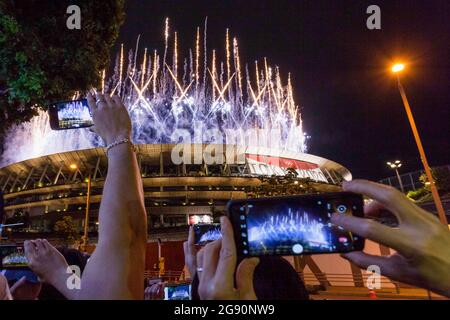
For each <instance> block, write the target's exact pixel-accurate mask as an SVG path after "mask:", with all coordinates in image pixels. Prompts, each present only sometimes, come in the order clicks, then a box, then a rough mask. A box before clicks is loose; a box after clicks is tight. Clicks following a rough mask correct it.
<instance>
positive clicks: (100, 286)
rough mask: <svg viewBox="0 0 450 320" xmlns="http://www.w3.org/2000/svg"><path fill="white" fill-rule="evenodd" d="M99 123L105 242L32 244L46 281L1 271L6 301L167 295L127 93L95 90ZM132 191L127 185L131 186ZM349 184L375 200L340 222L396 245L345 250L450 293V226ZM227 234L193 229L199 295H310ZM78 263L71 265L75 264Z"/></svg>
mask: <svg viewBox="0 0 450 320" xmlns="http://www.w3.org/2000/svg"><path fill="white" fill-rule="evenodd" d="M88 103H89V107H90V109H91V111H92V114H93V119H94V123H95V126H94V127H93V129H92V130H94V131H95V132H96V133H97V134H99V135H100V136H101V137H102V138H103V139H104V141H105V143H106V145H107V155H108V173H107V177H106V181H105V185H104V189H103V197H102V200H101V204H100V209H99V236H98V244H97V247H96V249H95V251H94V253H93V254H92V256H90V257H89V259H88V260H86V257H84V256H82V255H80V254H78V253H77V252H74V251H70V250H69V251H67V250H65V251H63V252H60V251H58V249H57V248H55V247H54V246H53V245H51V244H50V243H49V242H48V241H47V240H41V239H37V240H32V241H26V242H25V243H24V250H25V254H26V257H27V260H28V264H29V267H30V269H31V270H32V271H33V272H34V273H35V274H36V275H37V276H38V277H39V280H40V283H37V284H36V283H33V284H32V283H28V282H27V280H26V279H24V278H22V279H20V280H19V281H17V282H16V283H14V284H13V285H12V286H11V287H9V285H8V282H7V281H6V279H5V278H4V277H3V276H1V275H0V299H38V298H39V299H46V298H55V299H57V298H58V297H60V298H62V297H64V298H65V299H144V297H145V299H149V300H150V299H162V297H163V287H164V283H161V282H159V283H153V284H152V283H146V282H145V279H144V271H145V270H144V269H145V251H146V244H147V227H146V226H147V221H146V219H147V214H146V210H145V204H144V193H143V186H142V179H141V177H140V174H139V167H138V162H137V159H136V154H135V150H134V146H133V144H132V142H131V129H132V125H131V121H130V117H129V115H128V112H127V110H126V108H125V107H124V105H123V103H122V101H121V100H120V98H119V97H118V96H113V97H110V96H109V95H108V94H106V95H102V94H97V95H96V96H95V97H94V96H93V95H89V96H88ZM123 190H127V192H123ZM343 190H344V191H350V192H354V193H359V194H363V195H365V196H367V197H369V198H371V199H373V201H372V202H371V203H370V204H369V205H368V206H366V207H365V215H366V216H367V218H357V217H353V216H348V215H339V214H334V215H333V217H332V222H333V223H334V224H336V225H338V226H341V227H343V228H345V229H346V230H349V231H351V232H354V233H356V234H358V235H360V236H363V237H365V238H367V239H370V240H372V241H375V242H377V243H380V244H383V245H385V246H387V247H390V248H392V249H394V250H395V251H396V253H395V254H393V255H391V256H373V255H369V254H366V253H364V252H361V251H356V252H350V253H347V254H344V255H343V258H345V259H348V260H349V261H351V262H353V263H354V264H356V265H357V266H359V267H361V268H367V267H368V266H370V265H377V266H379V267H380V270H381V272H382V275H384V276H387V277H389V278H391V279H393V280H396V281H400V282H403V283H407V284H411V285H413V286H417V287H421V288H425V289H429V290H431V291H434V292H436V293H438V294H441V295H444V296H447V297H450V231H449V229H448V226H444V225H443V224H441V223H440V222H439V220H438V219H437V218H436V217H435V216H434V215H432V214H430V213H429V212H426V211H425V210H423V209H421V208H419V207H418V206H416V205H415V204H414V203H413V202H411V201H410V200H409V199H407V198H406V197H405V196H404V195H403V194H402V193H400V192H399V191H397V190H396V189H394V188H392V187H388V186H384V185H380V184H377V183H373V182H369V181H364V180H355V181H351V182H345V183H344V184H343ZM381 209H387V210H389V211H390V212H392V213H393V214H394V215H395V216H396V218H397V220H398V222H399V225H398V227H396V228H391V227H388V226H385V225H382V224H380V223H378V222H376V221H374V220H373V219H370V218H371V217H374V216H377V214H378V212H379V211H380V210H381ZM221 231H222V239H219V240H216V241H214V242H211V243H209V244H207V245H206V246H205V247H203V248H202V249H201V250H198V248H197V247H196V246H195V245H194V239H193V238H194V235H193V230H192V228H191V230H190V231H189V237H188V240H187V241H186V242H185V243H184V253H185V262H186V266H187V268H188V270H189V273H190V275H191V278H192V299H194V300H195V299H202V300H211V299H242V300H248V299H298V300H304V299H308V293H307V291H306V289H305V285H304V283H302V281H301V280H300V278H299V277H298V275H297V273H296V272H295V270H294V269H293V268H292V266H291V265H290V264H289V263H288V262H287V261H286V260H284V259H283V258H279V257H263V258H246V259H242V258H240V257H239V256H238V254H237V252H236V245H235V242H234V236H233V228H232V225H231V223H230V221H229V219H228V218H227V217H225V216H224V217H221ZM70 265H77V266H79V268H80V270H81V275H80V285H79V286H69V285H68V284H67V283H68V278H69V277H73V274H72V273H71V272H68V267H69V266H70ZM69 270H70V268H69Z"/></svg>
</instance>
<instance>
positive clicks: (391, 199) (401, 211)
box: [342, 180, 415, 223]
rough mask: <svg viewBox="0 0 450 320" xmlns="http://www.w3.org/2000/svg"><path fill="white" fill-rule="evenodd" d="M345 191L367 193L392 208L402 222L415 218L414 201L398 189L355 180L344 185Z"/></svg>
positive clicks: (389, 208)
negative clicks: (412, 208)
mask: <svg viewBox="0 0 450 320" xmlns="http://www.w3.org/2000/svg"><path fill="white" fill-rule="evenodd" d="M342 187H343V189H344V191H349V192H355V193H360V194H363V195H366V196H368V197H370V198H372V199H374V200H376V201H378V202H379V203H381V204H382V205H384V206H385V207H386V208H387V209H388V210H390V211H391V212H392V213H393V214H394V215H395V216H396V217H397V218H398V219H399V222H400V223H401V222H402V221H404V220H408V219H414V218H415V216H414V213H415V210H405V208H406V209H410V208H411V207H412V206H413V203H412V202H411V201H410V200H408V199H407V198H406V197H405V196H404V195H403V194H402V193H401V192H400V191H398V190H397V189H395V188H393V187H390V186H386V185H384V184H379V183H375V182H371V181H367V180H353V181H349V182H345V183H343V185H342Z"/></svg>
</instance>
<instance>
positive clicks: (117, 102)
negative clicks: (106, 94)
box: [112, 95, 123, 107]
mask: <svg viewBox="0 0 450 320" xmlns="http://www.w3.org/2000/svg"><path fill="white" fill-rule="evenodd" d="M112 100H113V101H114V103H115V105H116V107H120V106H123V103H122V100H121V99H120V97H119V96H116V95H114V96H113V97H112Z"/></svg>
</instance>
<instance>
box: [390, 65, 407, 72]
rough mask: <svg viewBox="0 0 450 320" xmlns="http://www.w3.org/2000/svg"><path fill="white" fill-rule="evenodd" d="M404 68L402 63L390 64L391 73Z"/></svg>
mask: <svg viewBox="0 0 450 320" xmlns="http://www.w3.org/2000/svg"><path fill="white" fill-rule="evenodd" d="M404 69H405V65H404V64H403V63H397V64H394V65H393V66H392V72H393V73H397V72H401V71H403V70H404Z"/></svg>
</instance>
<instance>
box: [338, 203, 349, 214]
mask: <svg viewBox="0 0 450 320" xmlns="http://www.w3.org/2000/svg"><path fill="white" fill-rule="evenodd" d="M336 210H337V212H339V213H344V212H345V211H347V207H346V206H344V205H343V204H340V205H338V206H337V208H336Z"/></svg>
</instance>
